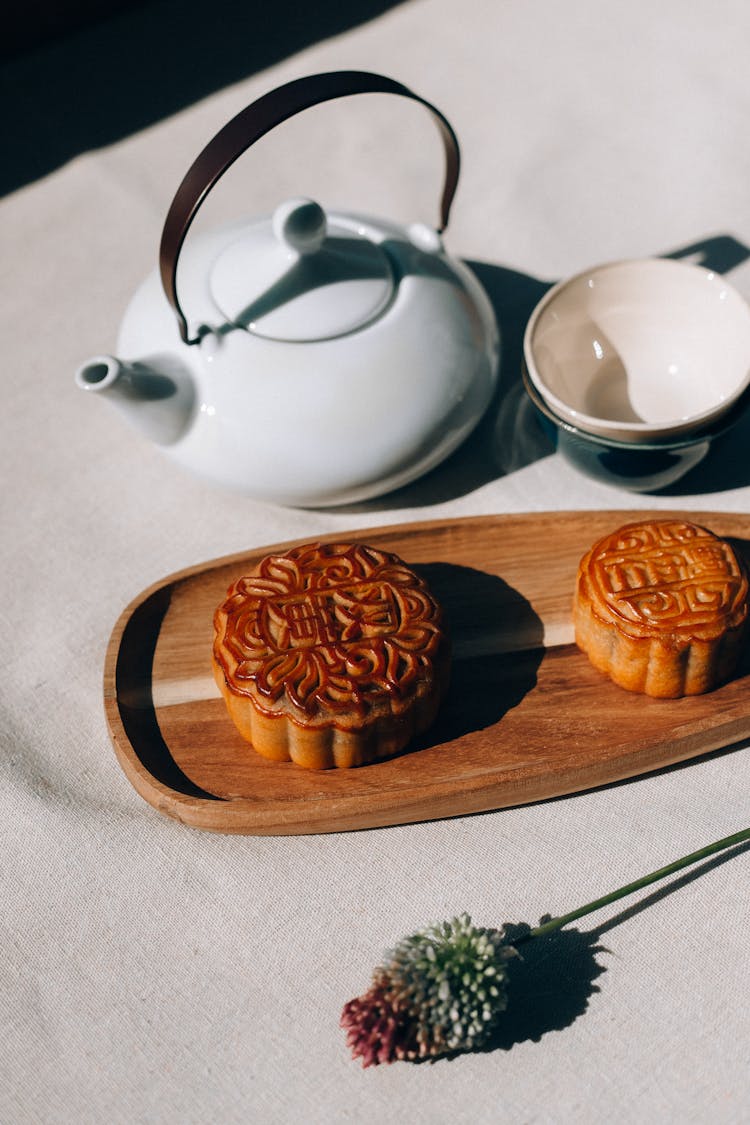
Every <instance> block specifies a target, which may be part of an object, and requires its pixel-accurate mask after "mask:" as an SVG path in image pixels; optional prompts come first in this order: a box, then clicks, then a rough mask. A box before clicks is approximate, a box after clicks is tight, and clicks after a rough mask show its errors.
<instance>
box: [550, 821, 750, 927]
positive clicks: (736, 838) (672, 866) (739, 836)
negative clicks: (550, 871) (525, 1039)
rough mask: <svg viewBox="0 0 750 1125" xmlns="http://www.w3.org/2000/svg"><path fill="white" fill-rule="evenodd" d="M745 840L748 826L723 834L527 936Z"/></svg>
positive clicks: (588, 912)
mask: <svg viewBox="0 0 750 1125" xmlns="http://www.w3.org/2000/svg"><path fill="white" fill-rule="evenodd" d="M745 840H750V828H745V829H744V830H743V831H742V832H735V833H734V835H733V836H725V837H724V839H723V840H717V841H716V843H714V844H709V845H708V846H707V847H705V848H701V849H700V850H699V851H697V852H691V853H690V855H686V856H683V858H682V859H677V860H675V862H674V863H669V864H667V866H666V867H660V868H659V870H658V871H652V872H651V874H650V875H644V876H643V877H642V878H641V879H636V880H635V882H633V883H627V884H626V885H625V886H624V887H620V889H619V890H617V891H612V893H611V894H608V895H602V897H601V898H596V899H594V901H593V902H588V903H587V904H586V905H585V906H580V907H579V908H578V910H571V912H570V913H569V914H562V915H560V917H559V918H551V919H550V921H549V922H543V923H542V924H541V925H540V926H535V927H534V929H533V930H531V931H530V933H529V934H528V936H529V937H530V938H532V937H541V936H543V935H544V934H551V933H553V932H554V931H555V930H559V929H561V927H562V926H567V924H568V922H573V921H575V919H576V918H582V917H583V916H584V914H591V913H592V911H594V910H598V909H599V908H600V907H602V906H609V904H610V903H611V902H617V900H618V899H620V898H624V897H625V896H626V895H630V894H633V892H634V891H640V890H641V889H642V888H643V887H647V886H648V885H649V884H650V883H656V882H658V880H659V879H665V878H666V877H667V875H673V874H674V873H675V872H676V871H681V870H682V868H683V867H689V866H690V864H691V863H698V862H699V861H700V860H702V859H707V858H708V856H710V855H714V854H715V853H716V852H721V851H723V850H724V849H725V848H731V847H732V846H733V845H734V844H741V843H743V842H744V841H745Z"/></svg>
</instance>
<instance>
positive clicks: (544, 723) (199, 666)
mask: <svg viewBox="0 0 750 1125" xmlns="http://www.w3.org/2000/svg"><path fill="white" fill-rule="evenodd" d="M672 517H674V518H680V517H684V518H685V519H688V520H690V521H692V522H694V523H699V524H702V525H703V526H705V527H707V528H709V529H710V530H711V531H714V532H715V533H716V534H718V535H721V536H723V537H726V538H729V539H731V540H732V541H733V542H734V546H735V548H736V549H738V551H739V552H740V553H742V554H743V555H744V557H745V558H746V560H748V559H750V516H745V515H737V514H727V513H718V512H693V513H685V512H665V511H660V512H651V511H613V512H547V513H530V514H525V515H507V516H506V515H499V516H482V517H468V518H465V519H458V520H451V521H450V522H440V521H430V522H425V523H418V524H410V525H398V526H392V527H381V528H368V529H366V530H362V531H358V532H346V533H344V534H342V533H339V534H337V535H327V536H321V537H320V541H321V542H335V541H336V540H345V541H348V542H351V541H360V542H363V543H368V544H370V545H372V546H375V547H379V548H381V549H384V550H387V551H392V552H394V553H396V554H398V555H400V556H401V557H402V558H403V559H404V561H405V562H406V563H408V564H409V565H411V566H413V567H414V569H416V570H417V571H418V572H419V573H421V574H422V575H423V576H424V577H425V578H426V579H427V581H428V582H429V584H430V587H431V589H432V591H433V593H434V594H435V596H436V597H437V598H438V600H439V601H440V602H441V603H442V605H443V607H444V610H445V613H446V617H447V621H448V625H449V628H450V631H451V636H452V645H453V671H452V680H451V687H450V690H449V692H448V695H447V697H446V700H445V702H444V705H443V707H442V709H441V712H440V715H439V717H438V720H437V722H436V723H435V725H434V727H433V728H432V729H431V730H430V732H429V733H428V735H426V736H424V737H423V738H422V739H421V740H420V742H419V743H417V744H415V745H413V747H412V748H411V749H410V750H408V751H407V752H405V753H403V754H402V755H400V756H398V757H397V758H394V759H391V760H389V761H385V762H378V763H373V764H371V765H367V766H362V767H360V768H358V769H354V770H328V771H321V772H316V771H307V770H303V769H300V768H299V767H298V766H296V765H294V764H293V763H278V762H271V761H267V760H265V759H263V758H261V757H260V756H259V755H257V754H256V753H255V752H254V751H253V750H252V748H251V747H250V746H249V745H248V744H247V743H246V742H244V741H243V740H242V739H241V738H240V737H239V735H238V734H237V733H236V731H235V728H234V726H233V725H232V723H231V721H230V719H229V717H228V715H227V712H226V710H225V706H224V702H223V700H222V699H221V697H220V696H219V693H218V690H217V688H216V686H215V684H214V682H213V678H212V675H211V646H212V639H213V625H212V620H213V613H214V610H215V608H216V606H217V605H218V604H219V602H220V601H222V599H223V598H224V596H225V593H226V590H227V588H228V586H229V585H230V583H231V582H232V581H233V580H234V579H235V578H237V577H239V576H240V575H241V574H243V573H246V572H248V571H249V570H250V569H251V568H252V567H254V566H255V565H256V563H257V562H258V561H259V560H260V559H261V558H262V557H263V555H265V554H268V553H270V552H272V551H276V550H286V549H288V548H289V547H290V546H292V545H293V544H292V543H282V544H273V545H270V546H268V547H263V548H261V549H258V550H254V551H252V552H248V553H247V554H240V555H235V556H232V557H230V558H222V559H218V560H215V561H212V562H210V563H207V564H206V565H205V566H201V567H196V568H192V569H190V570H186V571H182V572H180V573H179V574H176V575H172V576H171V577H169V578H167V579H165V580H164V581H163V582H160V583H159V584H157V585H155V586H153V587H151V588H150V589H148V590H146V591H144V592H143V594H141V595H140V597H139V598H137V599H136V600H135V601H134V602H133V603H132V604H131V605H130V606H128V607H127V609H126V610H125V611H124V612H123V614H122V615H121V617H120V619H119V621H118V622H117V624H116V626H115V629H114V631H113V633H112V637H111V640H110V643H109V647H108V650H107V656H106V663H105V673H104V698H105V710H106V714H107V721H108V724H109V728H110V732H111V735H112V739H113V743H114V747H115V751H116V754H117V757H118V760H119V762H120V765H121V766H122V768H123V770H124V772H125V774H126V775H127V777H128V778H129V780H130V781H131V783H132V784H133V786H134V788H135V789H136V790H137V792H138V793H139V794H140V795H141V796H142V797H143V798H144V799H145V800H146V801H148V802H149V803H150V804H151V805H153V806H154V808H156V809H158V810H159V811H160V812H162V813H165V814H166V815H168V816H171V817H174V818H176V819H177V820H179V821H182V822H183V823H185V824H189V825H192V826H194V827H198V828H204V829H209V830H213V831H217V832H226V833H232V832H233V833H247V834H256V835H285V834H297V833H317V832H337V831H346V830H353V829H361V828H372V827H379V826H385V825H391V824H404V823H412V822H415V821H420V820H429V819H435V818H441V817H449V816H456V815H462V814H467V813H473V812H480V811H487V810H490V809H498V808H503V807H508V806H512V805H518V804H524V803H528V802H533V801H540V800H543V799H545V798H549V797H554V796H559V795H562V794H566V793H573V792H578V791H580V790H583V789H587V788H592V787H595V786H599V785H603V784H606V783H610V782H614V781H619V780H621V779H623V778H627V777H633V776H635V775H638V774H642V773H645V772H648V771H651V770H655V769H658V768H660V767H663V766H667V765H670V764H673V763H675V762H678V761H683V760H685V759H688V758H692V757H695V756H697V755H701V754H705V753H707V752H709V751H712V750H716V749H719V748H721V747H727V746H730V745H731V744H733V743H736V742H740V741H742V740H744V739H746V738H748V737H750V693H749V692H748V687H749V686H750V684H749V679H748V677H749V676H750V660H748V658H747V656H746V657H744V658H743V661H742V663H741V666H740V668H739V669H738V672H737V675H736V676H735V677H734V678H733V679H732V681H731V682H730V683H727V684H725V685H723V686H721V687H719V688H717V689H716V690H715V691H713V692H711V693H709V694H707V695H703V696H693V697H689V698H685V699H678V700H656V699H649V698H647V697H645V696H640V695H633V694H631V693H629V692H626V691H623V690H622V689H621V688H618V687H616V686H615V685H614V684H612V683H610V682H609V681H608V680H607V679H606V678H605V677H603V676H602V675H601V674H600V673H599V672H597V671H595V669H594V668H592V667H591V665H590V664H589V662H588V660H587V658H586V657H585V656H584V655H582V654H581V653H580V652H579V651H578V650H577V648H576V647H575V645H574V643H573V629H572V624H571V605H572V597H573V586H574V580H575V574H576V568H577V565H578V562H579V559H580V558H581V556H582V555H583V554H584V553H585V551H586V550H587V548H588V547H589V546H590V545H591V544H592V543H593V542H594V541H595V540H596V539H598V538H599V537H600V536H602V535H604V534H606V533H608V532H611V531H614V530H616V529H617V528H618V527H620V526H621V525H622V524H625V523H628V522H630V521H631V520H635V519H645V518H654V519H657V518H659V519H663V518H672Z"/></svg>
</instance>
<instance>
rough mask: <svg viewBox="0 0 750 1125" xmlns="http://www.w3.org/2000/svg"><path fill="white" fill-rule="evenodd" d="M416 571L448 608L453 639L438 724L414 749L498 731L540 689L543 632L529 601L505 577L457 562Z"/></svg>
mask: <svg viewBox="0 0 750 1125" xmlns="http://www.w3.org/2000/svg"><path fill="white" fill-rule="evenodd" d="M414 569H415V571H416V572H417V573H418V574H420V575H421V577H422V578H424V580H425V581H426V582H427V584H428V585H429V587H430V589H431V591H432V593H433V594H434V596H435V598H436V599H437V601H438V602H439V603H440V605H441V606H442V608H443V612H444V616H445V622H446V625H447V631H448V634H449V636H450V638H451V645H452V664H451V679H450V684H449V687H448V691H447V694H446V697H445V699H444V700H443V704H442V707H441V710H440V714H439V716H438V719H437V723H436V726H435V727H434V728H433V729H432V730H431V731H429V732H428V733H427V734H426V735H425V736H423V737H422V739H421V740H420V741H419V743H418V744H417V745H415V746H412V749H421V748H427V747H428V746H430V745H434V743H435V739H436V736H437V738H438V740H439V741H440V742H441V743H446V744H447V743H450V742H453V741H454V740H455V739H458V738H460V737H461V736H462V735H465V734H469V733H470V732H472V731H477V730H484V729H485V728H487V727H491V726H493V725H494V724H495V723H497V722H499V720H500V719H501V718H502V717H503V715H505V714H506V713H507V712H508V711H509V710H511V709H512V708H513V707H516V706H517V705H518V704H519V703H520V702H521V700H522V699H523V698H524V696H525V695H527V694H528V692H529V691H531V690H532V689H533V688H534V686H535V685H536V676H537V670H538V668H539V665H540V663H541V660H542V656H543V655H544V650H543V633H544V628H543V625H542V622H541V620H540V618H539V616H538V615H537V614H536V612H535V611H534V610H533V609H532V608H531V605H530V604H529V602H528V601H527V600H526V599H525V598H524V597H522V596H521V594H519V593H518V591H517V590H515V589H513V587H512V586H509V585H508V583H507V582H504V581H503V579H502V578H498V577H496V576H495V575H491V574H487V573H485V572H484V571H480V570H475V569H474V568H472V567H468V566H458V565H456V564H454V563H442V562H434V563H425V564H423V565H421V566H415V567H414Z"/></svg>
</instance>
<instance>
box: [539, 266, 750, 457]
mask: <svg viewBox="0 0 750 1125" xmlns="http://www.w3.org/2000/svg"><path fill="white" fill-rule="evenodd" d="M525 353H526V364H527V368H528V371H529V376H530V378H531V379H532V381H533V382H534V384H535V386H536V387H537V389H538V390H539V392H540V393H541V394H542V395H543V397H544V398H545V399H546V401H547V402H548V403H549V404H550V405H551V406H552V408H553V409H554V410H555V411H556V412H557V413H559V414H561V415H562V416H563V417H567V418H569V419H570V420H571V421H573V422H574V423H575V424H576V425H578V426H580V427H582V428H584V429H589V430H590V431H591V432H601V433H606V434H607V435H609V436H618V435H620V436H622V437H627V436H629V435H632V436H635V437H636V438H637V437H639V436H640V437H642V438H647V437H654V436H656V435H658V434H659V433H663V432H664V431H665V430H671V429H673V428H675V427H676V428H679V429H685V428H688V427H691V426H697V425H700V424H701V423H702V422H708V421H709V420H711V419H712V418H714V417H716V416H717V415H719V414H720V413H722V412H723V411H724V410H727V409H729V407H730V406H731V405H732V403H733V402H735V401H736V399H737V398H738V396H739V395H740V394H741V393H742V391H743V390H744V389H745V388H746V387H747V386H748V385H749V384H750V305H748V303H747V301H745V300H744V298H743V297H741V296H740V294H739V293H738V292H737V291H736V290H735V289H734V288H732V286H731V285H729V284H728V283H727V281H726V280H725V279H724V278H723V277H722V275H720V274H717V273H714V272H713V271H711V270H706V269H703V268H702V267H699V266H694V265H689V264H687V263H684V262H678V261H672V260H668V259H647V260H639V261H630V262H620V263H614V264H612V265H607V266H601V267H597V268H595V269H592V270H588V271H586V272H585V273H583V274H580V275H578V276H577V277H574V278H572V279H571V280H569V281H566V282H562V283H561V284H560V285H557V286H555V287H554V288H553V289H552V290H550V292H549V293H548V294H547V295H546V296H545V297H544V298H543V300H542V301H541V302H540V304H539V305H538V306H537V309H536V310H535V312H534V314H533V315H532V318H531V320H530V321H529V325H528V327H527V331H526V339H525Z"/></svg>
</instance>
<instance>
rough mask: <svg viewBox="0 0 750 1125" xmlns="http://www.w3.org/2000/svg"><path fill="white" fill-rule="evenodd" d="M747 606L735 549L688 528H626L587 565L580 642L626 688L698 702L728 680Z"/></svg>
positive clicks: (668, 524)
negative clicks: (693, 698) (691, 697)
mask: <svg viewBox="0 0 750 1125" xmlns="http://www.w3.org/2000/svg"><path fill="white" fill-rule="evenodd" d="M747 607H748V582H747V577H746V575H745V572H744V569H743V567H742V564H741V563H740V561H739V559H738V558H737V556H736V554H735V553H734V551H733V549H732V547H731V546H730V545H729V543H727V542H726V541H724V540H722V539H719V538H717V537H716V536H715V535H713V534H712V533H711V532H710V531H707V530H706V529H705V528H702V527H698V526H696V525H695V524H691V523H686V522H683V521H676V520H660V521H651V522H645V523H637V524H627V525H626V526H625V527H622V528H620V529H619V530H618V531H616V532H614V533H613V534H611V535H608V536H606V537H605V538H603V539H601V540H600V541H599V542H598V543H596V544H595V545H594V546H593V547H592V548H591V550H590V551H589V552H588V553H587V554H586V555H585V556H584V558H583V559H582V560H581V563H580V565H579V568H578V577H577V584H576V599H575V607H574V620H575V628H576V642H577V643H578V645H579V647H580V648H581V649H582V650H583V651H584V652H586V653H587V655H588V656H589V658H590V660H591V662H592V663H593V664H594V665H595V666H596V667H597V668H599V669H600V670H601V671H603V672H606V673H607V674H608V675H609V676H610V677H611V678H612V679H613V680H614V681H615V683H618V684H620V685H621V686H622V687H625V688H628V689H630V690H631V691H639V692H645V693H646V694H647V695H654V696H664V697H669V698H674V697H677V696H681V695H694V694H698V693H700V692H704V691H708V690H710V689H711V688H712V687H714V686H716V684H717V683H719V682H720V681H721V680H723V679H725V678H726V677H727V676H729V675H731V673H732V671H733V670H734V668H735V666H736V663H737V659H738V657H739V653H740V648H741V643H742V639H743V634H744V630H745V625H746V620H747V616H748V608H747Z"/></svg>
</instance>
